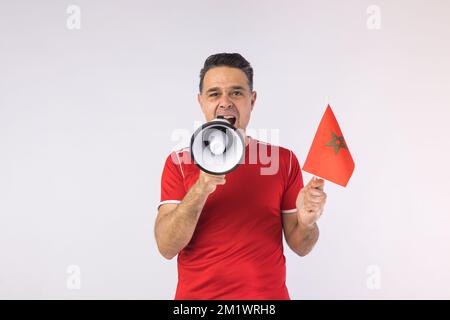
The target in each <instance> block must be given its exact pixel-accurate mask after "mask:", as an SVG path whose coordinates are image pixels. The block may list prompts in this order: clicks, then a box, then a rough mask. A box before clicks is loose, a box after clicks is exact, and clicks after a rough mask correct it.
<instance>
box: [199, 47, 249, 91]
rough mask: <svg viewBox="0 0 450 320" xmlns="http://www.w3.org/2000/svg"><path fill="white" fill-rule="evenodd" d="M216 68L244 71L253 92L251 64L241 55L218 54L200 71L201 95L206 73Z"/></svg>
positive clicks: (208, 59) (208, 60)
mask: <svg viewBox="0 0 450 320" xmlns="http://www.w3.org/2000/svg"><path fill="white" fill-rule="evenodd" d="M215 67H231V68H237V69H240V70H242V71H243V72H244V73H245V75H246V76H247V82H248V86H249V87H250V91H253V68H252V66H251V65H250V63H249V62H248V61H247V60H245V58H244V57H243V56H241V55H240V54H239V53H217V54H213V55H211V56H209V57H208V58H207V59H206V60H205V64H204V65H203V68H202V70H200V85H199V90H200V93H201V92H202V89H203V79H204V78H205V74H206V72H207V71H208V70H210V69H212V68H215Z"/></svg>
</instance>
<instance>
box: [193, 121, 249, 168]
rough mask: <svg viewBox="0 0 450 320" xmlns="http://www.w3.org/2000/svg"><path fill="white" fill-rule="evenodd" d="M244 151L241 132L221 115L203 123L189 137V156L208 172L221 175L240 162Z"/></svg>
mask: <svg viewBox="0 0 450 320" xmlns="http://www.w3.org/2000/svg"><path fill="white" fill-rule="evenodd" d="M244 152H245V143H244V138H243V137H242V134H241V132H240V131H239V130H238V129H237V128H235V127H233V125H232V124H231V123H230V122H228V120H226V119H224V117H223V116H218V117H217V118H216V119H214V120H212V121H209V122H206V123H205V124H203V125H202V126H201V127H200V128H198V129H197V130H196V131H195V132H194V134H193V135H192V138H191V158H192V160H193V161H194V163H195V164H196V165H197V166H198V167H199V168H200V169H201V170H203V171H205V172H207V173H209V174H214V175H222V174H226V173H229V172H231V171H233V170H234V169H236V167H237V166H238V165H239V164H240V163H241V161H242V159H243V157H244Z"/></svg>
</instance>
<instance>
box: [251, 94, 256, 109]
mask: <svg viewBox="0 0 450 320" xmlns="http://www.w3.org/2000/svg"><path fill="white" fill-rule="evenodd" d="M255 102H256V91H253V92H252V102H251V106H252V110H253V107H254V106H255Z"/></svg>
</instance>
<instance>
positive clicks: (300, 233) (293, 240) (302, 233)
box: [287, 221, 319, 257]
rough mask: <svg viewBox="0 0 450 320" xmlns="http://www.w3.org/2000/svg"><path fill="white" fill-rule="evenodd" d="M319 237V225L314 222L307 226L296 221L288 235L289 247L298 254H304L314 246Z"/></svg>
mask: <svg viewBox="0 0 450 320" xmlns="http://www.w3.org/2000/svg"><path fill="white" fill-rule="evenodd" d="M318 239H319V227H318V226H317V223H314V224H313V226H312V227H310V228H307V227H304V226H302V225H300V223H299V222H298V221H297V224H296V225H295V227H294V228H293V229H292V230H291V231H290V233H289V235H288V241H287V242H288V244H289V247H290V248H291V249H292V250H293V251H294V252H295V253H297V254H298V255H299V256H302V257H303V256H306V255H307V254H308V253H309V252H311V250H312V249H313V248H314V245H315V244H316V243H317V240H318Z"/></svg>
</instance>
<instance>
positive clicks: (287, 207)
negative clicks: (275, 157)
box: [281, 151, 303, 213]
mask: <svg viewBox="0 0 450 320" xmlns="http://www.w3.org/2000/svg"><path fill="white" fill-rule="evenodd" d="M288 163H289V168H288V176H287V184H286V188H285V190H284V193H283V198H282V201H281V212H282V213H292V212H296V211H297V206H296V200H297V196H298V193H299V192H300V190H301V189H302V188H303V176H302V170H301V169H300V164H299V163H298V160H297V157H296V156H295V154H294V153H293V152H292V151H290V154H289V161H288Z"/></svg>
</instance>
